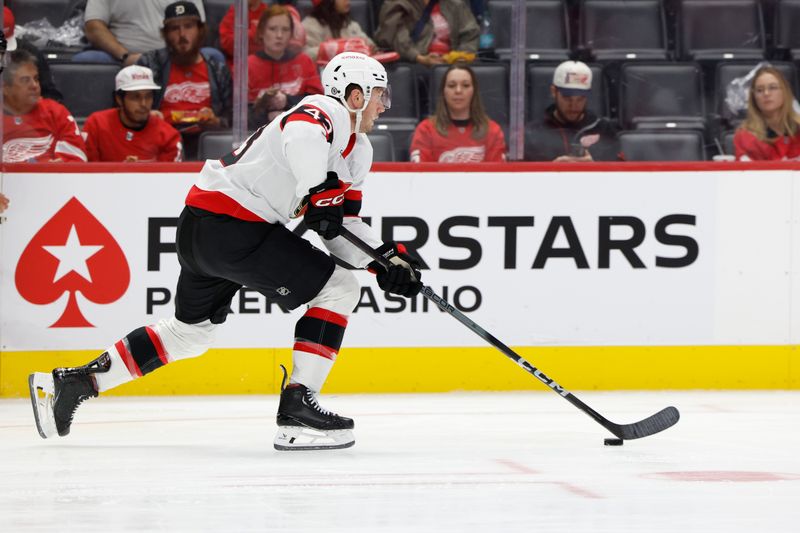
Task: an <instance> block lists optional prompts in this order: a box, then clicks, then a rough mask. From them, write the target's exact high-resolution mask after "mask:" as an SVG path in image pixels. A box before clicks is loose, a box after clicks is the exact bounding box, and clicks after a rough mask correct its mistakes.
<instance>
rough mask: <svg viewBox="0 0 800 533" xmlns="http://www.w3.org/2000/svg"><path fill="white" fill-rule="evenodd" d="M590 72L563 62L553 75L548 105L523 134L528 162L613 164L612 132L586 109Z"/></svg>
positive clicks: (614, 139)
mask: <svg viewBox="0 0 800 533" xmlns="http://www.w3.org/2000/svg"><path fill="white" fill-rule="evenodd" d="M591 90H592V70H591V69H590V68H589V67H588V66H586V65H585V64H584V63H581V62H580V61H564V62H563V63H561V64H560V65H558V67H556V70H555V72H554V73H553V84H552V85H551V86H550V94H551V95H552V96H553V104H551V105H550V106H549V107H548V108H547V109H546V110H545V112H544V117H542V119H540V120H538V121H536V122H534V123H533V124H532V126H531V127H530V128H529V129H528V131H527V132H526V135H525V138H526V145H525V159H526V160H528V161H558V162H575V161H614V160H616V159H618V156H617V153H618V149H617V141H616V131H615V128H614V127H613V125H612V124H611V123H610V122H609V121H608V120H606V119H603V118H598V117H597V115H595V114H594V113H593V112H592V111H591V110H589V109H587V105H586V104H587V101H588V99H587V97H588V96H589V93H590V92H591Z"/></svg>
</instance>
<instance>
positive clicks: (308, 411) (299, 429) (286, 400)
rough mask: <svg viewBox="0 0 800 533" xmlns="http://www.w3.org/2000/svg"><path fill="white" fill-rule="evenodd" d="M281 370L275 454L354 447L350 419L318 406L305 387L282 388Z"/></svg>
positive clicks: (293, 385) (284, 373) (298, 385)
mask: <svg viewBox="0 0 800 533" xmlns="http://www.w3.org/2000/svg"><path fill="white" fill-rule="evenodd" d="M281 368H282V369H283V383H281V400H280V404H279V405H278V416H277V423H278V433H277V434H276V435H275V441H274V443H273V444H274V445H275V449H276V450H328V449H340V448H349V447H350V446H352V445H353V444H355V442H356V441H355V438H354V437H353V427H354V426H355V424H354V423H353V419H352V418H346V417H344V416H339V415H337V414H336V413H332V412H330V411H328V410H327V409H324V408H323V407H322V406H320V404H319V401H318V400H317V395H316V394H315V393H314V391H312V390H310V389H309V388H308V387H306V386H305V385H300V384H299V383H293V384H291V385H288V386H286V377H287V376H286V369H285V368H284V367H283V366H281Z"/></svg>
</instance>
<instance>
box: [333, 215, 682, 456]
mask: <svg viewBox="0 0 800 533" xmlns="http://www.w3.org/2000/svg"><path fill="white" fill-rule="evenodd" d="M341 235H342V237H344V238H345V239H347V240H348V241H350V242H351V243H353V244H354V245H355V246H356V247H357V248H358V249H359V250H361V251H362V252H364V253H365V254H367V255H368V256H369V257H371V258H372V259H373V260H375V261H378V263H380V264H381V265H382V266H383V267H386V268H388V267H389V266H391V263H389V261H388V260H387V259H386V258H385V257H383V256H382V255H380V254H379V253H378V252H377V251H375V250H374V249H373V248H372V247H371V246H369V245H368V244H367V243H365V242H364V241H362V240H361V239H360V238H358V237H357V236H356V235H354V234H353V233H351V232H350V231H349V230H348V229H347V228H342V232H341ZM420 292H421V293H422V295H423V296H425V298H427V299H428V300H430V301H431V302H433V303H434V304H436V306H437V307H439V309H441V310H442V311H445V312H447V313H448V314H449V315H450V316H452V317H453V318H455V319H456V320H458V321H459V322H461V323H462V324H464V325H465V326H467V327H468V328H469V329H471V330H472V331H473V332H474V333H475V334H477V335H478V336H479V337H481V338H482V339H483V340H485V341H486V342H488V343H489V344H491V345H492V346H494V347H495V348H497V349H498V350H500V351H501V352H503V354H504V355H506V357H508V358H509V359H511V360H513V361H514V362H515V363H517V364H518V365H519V366H521V367H522V369H523V370H525V371H526V372H528V373H529V374H532V375H533V377H535V378H536V379H538V380H539V381H541V382H542V383H544V384H545V385H547V387H548V388H550V390H552V391H553V392H555V393H556V394H558V395H559V396H561V397H562V398H564V399H565V400H567V401H568V402H569V403H571V404H572V405H574V406H575V407H577V408H578V409H580V410H581V411H583V412H584V413H586V414H587V415H589V416H590V417H592V418H593V419H594V420H595V422H597V423H598V424H600V425H601V426H603V427H604V428H606V429H607V430H608V431H610V432H611V433H613V434H614V435H615V436H616V437H617V438H620V439H623V440H632V439H640V438H642V437H648V436H650V435H654V434H656V433H659V432H661V431H664V430H665V429H667V428H669V427H672V426H674V425H675V424H676V423H677V422H678V420H679V419H680V413H679V412H678V410H677V409H676V408H675V407H672V406H670V407H666V408H664V409H662V410H661V411H659V412H657V413H656V414H654V415H652V416H649V417H647V418H645V419H644V420H640V421H639V422H635V423H633V424H615V423H614V422H611V421H610V420H608V419H607V418H606V417H604V416H603V415H601V414H600V413H598V412H597V411H595V410H594V409H592V408H591V407H589V406H588V405H586V404H585V403H583V402H582V401H581V400H579V399H578V398H577V397H576V396H575V395H574V394H572V393H571V392H569V391H568V390H566V389H565V388H564V387H562V386H561V385H559V384H558V383H556V381H555V380H554V379H552V378H550V377H548V376H547V375H546V374H545V373H544V372H542V371H541V370H539V369H538V368H536V367H535V366H533V365H532V364H530V363H529V362H528V361H526V360H525V359H524V358H523V357H522V356H520V355H519V354H517V353H516V352H515V351H514V350H512V349H511V348H509V347H508V346H506V345H505V344H503V343H502V342H500V341H499V340H498V339H497V338H496V337H495V336H494V335H492V334H491V333H489V332H488V331H486V330H485V329H483V328H482V327H480V326H479V325H478V324H476V323H475V322H473V321H472V320H470V319H469V318H467V316H466V315H464V314H463V313H462V312H461V311H459V310H458V309H456V308H455V307H453V305H451V304H450V303H448V302H447V301H446V300H445V299H444V298H442V297H441V296H439V295H437V294H436V293H435V292H433V289H431V288H430V287H429V286H427V285H423V286H422V291H420Z"/></svg>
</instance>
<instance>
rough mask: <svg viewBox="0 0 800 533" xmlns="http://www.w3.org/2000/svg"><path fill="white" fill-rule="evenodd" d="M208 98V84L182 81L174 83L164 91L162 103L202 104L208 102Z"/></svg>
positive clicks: (209, 88) (209, 90) (209, 89)
mask: <svg viewBox="0 0 800 533" xmlns="http://www.w3.org/2000/svg"><path fill="white" fill-rule="evenodd" d="M209 98H211V87H210V85H209V84H208V82H201V83H195V82H191V81H184V82H182V83H174V84H172V85H169V86H168V87H167V90H166V91H164V101H165V102H169V103H171V104H176V103H178V102H189V103H192V104H202V103H203V102H206V101H208V99H209Z"/></svg>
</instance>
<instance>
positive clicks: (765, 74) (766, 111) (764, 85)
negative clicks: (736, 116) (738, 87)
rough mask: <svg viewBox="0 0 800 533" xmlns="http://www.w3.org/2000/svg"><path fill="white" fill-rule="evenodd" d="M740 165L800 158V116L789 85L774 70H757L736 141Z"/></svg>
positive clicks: (764, 68) (769, 68) (782, 76)
mask: <svg viewBox="0 0 800 533" xmlns="http://www.w3.org/2000/svg"><path fill="white" fill-rule="evenodd" d="M733 144H734V147H735V149H736V158H737V159H739V160H741V161H785V160H788V159H798V158H800V115H799V114H798V113H797V111H796V110H795V109H794V94H793V93H792V88H791V87H790V86H789V82H788V81H787V80H786V78H785V77H784V75H783V74H781V72H780V71H779V70H777V69H776V68H774V67H769V66H768V67H762V68H760V69H758V71H757V72H756V75H755V76H753V81H752V82H751V84H750V91H749V95H748V97H747V117H746V118H745V120H744V122H743V123H742V125H741V126H739V128H738V129H737V130H736V135H735V136H734V138H733Z"/></svg>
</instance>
